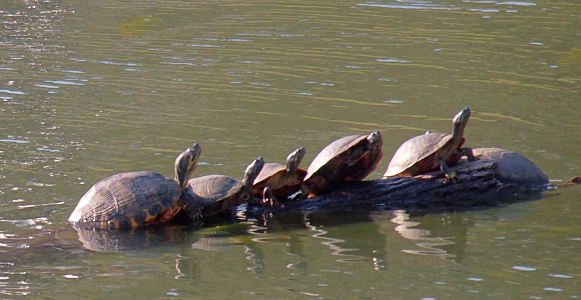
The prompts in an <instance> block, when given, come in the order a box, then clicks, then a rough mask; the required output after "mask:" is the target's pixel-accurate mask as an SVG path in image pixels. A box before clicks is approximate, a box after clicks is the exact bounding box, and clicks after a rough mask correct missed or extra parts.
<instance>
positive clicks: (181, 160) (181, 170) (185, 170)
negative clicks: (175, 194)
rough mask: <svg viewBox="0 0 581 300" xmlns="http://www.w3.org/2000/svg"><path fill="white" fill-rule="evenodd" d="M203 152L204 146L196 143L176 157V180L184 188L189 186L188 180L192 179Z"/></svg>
mask: <svg viewBox="0 0 581 300" xmlns="http://www.w3.org/2000/svg"><path fill="white" fill-rule="evenodd" d="M201 153H202V148H201V147H200V145H198V143H194V144H193V145H191V146H190V147H188V149H186V150H185V151H184V152H182V153H181V154H180V155H178V157H177V158H176V162H175V166H174V167H175V169H174V172H175V177H174V180H175V181H176V182H177V183H178V184H179V185H180V186H181V187H182V189H186V188H187V186H188V180H190V177H191V176H192V174H193V173H194V170H196V167H198V159H199V158H200V154H201Z"/></svg>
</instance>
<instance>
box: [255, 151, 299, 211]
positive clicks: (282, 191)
mask: <svg viewBox="0 0 581 300" xmlns="http://www.w3.org/2000/svg"><path fill="white" fill-rule="evenodd" d="M305 153H306V151H305V148H304V147H300V148H298V149H296V150H295V151H293V152H291V153H290V154H289V155H288V156H287V158H286V166H285V165H281V164H279V163H267V164H265V165H264V167H262V171H260V174H258V177H256V179H255V180H254V185H253V191H252V194H253V195H254V197H255V198H262V202H263V203H273V202H275V201H277V199H287V198H288V197H289V196H290V195H292V194H294V193H296V192H297V191H299V190H300V189H301V185H302V183H303V179H304V178H305V176H306V175H307V171H305V170H303V169H299V165H300V164H301V161H302V160H303V157H304V156H305Z"/></svg>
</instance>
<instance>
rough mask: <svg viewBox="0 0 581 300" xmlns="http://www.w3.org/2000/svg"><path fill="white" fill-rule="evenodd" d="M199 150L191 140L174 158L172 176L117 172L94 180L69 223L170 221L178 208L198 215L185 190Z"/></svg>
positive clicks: (131, 225) (92, 225) (121, 225)
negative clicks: (96, 180) (186, 147)
mask: <svg viewBox="0 0 581 300" xmlns="http://www.w3.org/2000/svg"><path fill="white" fill-rule="evenodd" d="M201 152H202V150H201V148H200V146H199V145H198V144H197V143H194V144H193V145H192V146H190V147H189V148H188V149H186V150H185V151H184V152H182V153H181V154H180V155H179V156H178V157H177V158H176V161H175V177H174V178H166V177H164V176H163V175H161V174H159V173H155V172H150V171H140V172H128V173H121V174H116V175H113V176H110V177H107V178H105V179H103V180H101V181H99V182H97V183H96V184H95V185H93V187H91V188H90V189H89V190H88V191H87V192H86V193H85V195H84V196H83V197H82V198H81V199H80V200H79V203H78V204H77V207H76V208H75V210H74V211H73V213H72V214H71V215H70V217H69V222H71V223H73V224H75V225H76V226H79V227H82V228H102V229H117V228H134V227H141V226H146V225H150V224H158V223H164V222H167V221H169V220H171V219H172V218H173V217H174V216H175V215H176V214H177V213H178V212H179V211H180V210H186V211H187V214H188V216H191V217H192V218H197V217H198V216H200V206H199V205H198V204H197V203H196V202H194V201H193V199H192V198H191V196H190V195H189V194H188V193H184V190H185V189H186V188H187V187H188V180H189V179H190V177H191V175H192V173H193V172H194V170H195V169H196V167H197V165H198V158H199V157H200V153H201Z"/></svg>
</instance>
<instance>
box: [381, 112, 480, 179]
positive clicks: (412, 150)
mask: <svg viewBox="0 0 581 300" xmlns="http://www.w3.org/2000/svg"><path fill="white" fill-rule="evenodd" d="M469 119H470V108H468V107H466V108H464V109H463V110H461V111H460V112H459V113H458V114H456V116H455V117H454V119H453V121H452V124H453V131H452V134H445V133H434V132H426V134H424V135H420V136H416V137H414V138H412V139H409V140H407V141H406V142H405V143H403V144H402V145H401V146H400V147H399V149H397V151H396V152H395V154H394V155H393V158H392V159H391V161H390V162H389V166H388V167H387V170H386V171H385V174H383V178H387V177H412V176H416V175H419V174H424V173H427V172H430V171H434V170H436V169H438V168H440V169H441V170H442V172H443V173H444V175H446V177H447V178H449V179H451V180H454V178H455V176H456V174H455V173H454V172H451V171H450V169H449V168H448V166H449V165H453V164H455V163H456V162H458V160H460V158H462V156H466V157H468V160H471V161H473V160H475V157H474V155H473V154H472V149H470V148H462V146H463V145H464V141H465V140H464V128H466V124H468V120H469Z"/></svg>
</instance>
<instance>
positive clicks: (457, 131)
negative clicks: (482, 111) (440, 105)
mask: <svg viewBox="0 0 581 300" xmlns="http://www.w3.org/2000/svg"><path fill="white" fill-rule="evenodd" d="M469 119H470V108H468V107H466V108H464V109H463V110H461V111H460V112H458V113H457V114H456V116H454V120H453V121H452V124H453V126H454V132H453V133H452V135H453V137H455V138H461V137H462V136H463V135H464V128H466V124H468V120H469Z"/></svg>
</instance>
